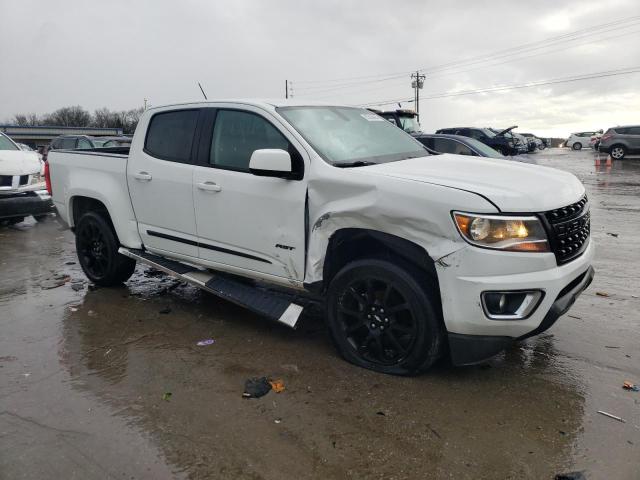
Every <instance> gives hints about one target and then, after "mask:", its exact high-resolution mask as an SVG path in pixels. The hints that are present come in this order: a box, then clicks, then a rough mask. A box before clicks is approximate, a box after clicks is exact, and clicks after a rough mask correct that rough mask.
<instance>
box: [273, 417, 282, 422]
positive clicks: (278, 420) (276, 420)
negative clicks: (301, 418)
mask: <svg viewBox="0 0 640 480" xmlns="http://www.w3.org/2000/svg"><path fill="white" fill-rule="evenodd" d="M273 423H282V420H280V419H279V418H276V419H275V420H274V421H273Z"/></svg>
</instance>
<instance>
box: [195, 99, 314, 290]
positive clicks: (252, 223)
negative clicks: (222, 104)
mask: <svg viewBox="0 0 640 480" xmlns="http://www.w3.org/2000/svg"><path fill="white" fill-rule="evenodd" d="M205 125H206V126H205V127H203V131H202V137H201V143H200V149H199V150H200V155H199V159H198V165H196V166H195V167H194V168H195V171H194V178H193V197H194V202H195V212H196V223H197V227H198V241H199V247H200V248H199V254H200V258H201V259H202V260H204V261H205V262H209V263H210V264H211V265H212V266H220V267H223V268H224V266H227V267H229V269H230V270H237V271H238V273H242V272H241V271H245V272H247V273H248V272H259V273H262V274H265V276H267V277H281V278H286V279H289V280H297V281H302V280H303V278H304V258H305V200H306V181H305V179H304V159H303V156H302V154H305V155H306V152H304V150H303V149H302V148H301V146H300V145H299V144H297V142H296V140H295V139H294V138H291V137H290V135H288V134H287V132H286V130H285V129H284V128H283V127H282V125H281V124H279V122H278V120H277V119H276V118H273V117H271V116H270V115H269V114H268V113H267V112H262V111H261V110H260V109H257V108H253V107H246V109H242V110H238V109H216V110H215V111H214V110H210V111H209V121H208V122H207V123H205ZM263 148H277V149H283V150H287V151H289V153H290V154H291V155H292V160H293V163H294V172H297V174H298V179H295V180H294V179H283V178H271V177H262V176H256V175H253V174H252V173H250V172H249V159H250V158H251V154H252V153H253V152H254V151H255V150H258V149H263Z"/></svg>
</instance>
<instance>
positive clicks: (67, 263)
mask: <svg viewBox="0 0 640 480" xmlns="http://www.w3.org/2000/svg"><path fill="white" fill-rule="evenodd" d="M64 264H65V265H75V264H76V262H64Z"/></svg>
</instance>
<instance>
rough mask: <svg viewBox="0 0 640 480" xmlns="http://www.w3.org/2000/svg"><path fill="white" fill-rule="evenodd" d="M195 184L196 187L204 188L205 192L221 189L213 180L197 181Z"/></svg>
mask: <svg viewBox="0 0 640 480" xmlns="http://www.w3.org/2000/svg"><path fill="white" fill-rule="evenodd" d="M196 186H197V187H198V189H200V190H205V191H207V192H219V191H221V190H222V187H220V185H218V184H217V183H215V182H204V183H198V184H197V185H196Z"/></svg>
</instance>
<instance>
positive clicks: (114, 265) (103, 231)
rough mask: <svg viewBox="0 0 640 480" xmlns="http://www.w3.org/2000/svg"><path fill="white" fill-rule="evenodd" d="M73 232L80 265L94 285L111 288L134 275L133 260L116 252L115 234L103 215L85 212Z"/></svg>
mask: <svg viewBox="0 0 640 480" xmlns="http://www.w3.org/2000/svg"><path fill="white" fill-rule="evenodd" d="M75 233H76V251H77V253H78V260H79V261H80V266H81V267H82V270H83V271H84V273H85V275H86V276H87V277H88V278H89V280H91V281H92V282H93V283H95V284H97V285H101V286H103V287H110V286H113V285H118V284H121V283H122V282H124V281H125V280H127V279H128V278H129V277H130V276H131V275H132V274H133V270H134V269H135V267H136V262H135V260H132V259H130V258H128V257H125V256H124V255H120V254H119V253H118V247H119V243H118V240H117V237H116V235H115V232H114V231H113V229H112V227H111V225H110V224H109V222H108V221H107V220H105V218H104V217H103V216H102V215H100V214H99V213H96V212H88V213H85V214H84V215H82V217H80V220H79V221H78V224H77V225H76V232H75Z"/></svg>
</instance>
